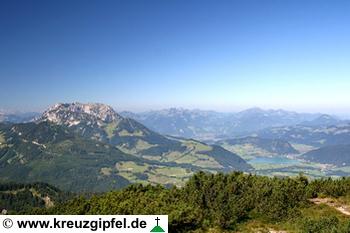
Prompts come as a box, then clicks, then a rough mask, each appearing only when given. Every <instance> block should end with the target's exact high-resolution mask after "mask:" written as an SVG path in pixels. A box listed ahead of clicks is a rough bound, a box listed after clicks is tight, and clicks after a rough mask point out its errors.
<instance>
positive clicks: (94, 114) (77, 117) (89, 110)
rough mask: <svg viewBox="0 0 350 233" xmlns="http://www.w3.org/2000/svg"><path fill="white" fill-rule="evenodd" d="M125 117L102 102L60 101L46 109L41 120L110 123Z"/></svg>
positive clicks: (75, 123)
mask: <svg viewBox="0 0 350 233" xmlns="http://www.w3.org/2000/svg"><path fill="white" fill-rule="evenodd" d="M121 119H123V118H122V117H121V116H120V115H118V114H117V113H116V112H115V111H114V109H113V108H112V107H110V106H108V105H105V104H100V103H87V104H84V103H78V102H76V103H58V104H55V105H54V106H52V107H50V108H49V109H48V110H46V111H45V112H44V113H43V114H42V116H41V117H40V119H39V121H51V122H53V123H57V124H65V125H68V126H72V125H77V124H79V123H80V122H81V121H89V122H91V123H95V122H103V123H110V122H113V121H120V120H121Z"/></svg>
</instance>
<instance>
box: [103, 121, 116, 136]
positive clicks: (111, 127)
mask: <svg viewBox="0 0 350 233" xmlns="http://www.w3.org/2000/svg"><path fill="white" fill-rule="evenodd" d="M116 128H117V123H116V122H112V123H110V124H107V125H106V127H105V131H106V133H107V136H108V138H112V137H113V136H114V131H115V129H116Z"/></svg>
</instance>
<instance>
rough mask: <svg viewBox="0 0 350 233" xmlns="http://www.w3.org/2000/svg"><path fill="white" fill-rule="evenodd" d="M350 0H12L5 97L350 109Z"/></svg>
mask: <svg viewBox="0 0 350 233" xmlns="http://www.w3.org/2000/svg"><path fill="white" fill-rule="evenodd" d="M349 12H350V1H348V0H344V1H340V0H324V1H323V0H314V1H313V0H274V1H272V0H255V1H252V0H240V1H234V0H227V1H224V0H221V1H220V0H213V1H205V0H198V1H193V0H176V1H164V0H158V1H156V0H143V1H141V0H140V1H137V0H132V1H130V0H125V1H116V0H113V1H106V0H104V1H92V0H84V1H77V0H74V1H71V0H69V1H68V0H67V1H63V0H61V1H54V0H42V1H31V0H22V1H16V0H3V1H0V108H11V109H20V110H24V111H27V110H42V109H43V108H45V107H47V106H48V105H51V104H53V103H55V102H72V101H80V102H103V103H107V104H110V105H112V106H114V107H115V108H116V109H120V110H125V109H128V110H136V111H139V110H146V109H158V108H163V107H179V106H181V107H186V108H203V109H214V110H221V111H222V110H223V111H234V110H237V109H242V108H247V107H253V106H259V107H263V108H285V109H290V110H298V111H309V112H311V111H322V112H333V113H344V114H345V113H350V14H349Z"/></svg>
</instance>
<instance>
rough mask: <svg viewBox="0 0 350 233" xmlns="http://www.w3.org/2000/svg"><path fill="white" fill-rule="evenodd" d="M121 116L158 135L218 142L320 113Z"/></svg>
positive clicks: (163, 112) (180, 112)
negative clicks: (140, 124)
mask: <svg viewBox="0 0 350 233" xmlns="http://www.w3.org/2000/svg"><path fill="white" fill-rule="evenodd" d="M121 115H123V116H126V117H129V118H132V119H135V120H137V121H139V122H141V123H142V124H144V125H145V126H147V127H149V128H150V129H152V130H154V131H156V132H160V133H162V134H168V135H174V136H180V137H187V138H196V139H198V140H218V139H228V138H232V137H237V136H242V135H246V134H248V133H251V132H255V131H258V130H261V129H264V128H269V127H278V126H289V125H296V124H300V123H302V122H309V121H312V120H315V119H317V118H318V117H320V116H321V115H322V114H310V113H296V112H291V111H285V110H281V109H278V110H263V109H260V108H251V109H247V110H244V111H241V112H237V113H219V112H214V111H202V110H187V109H181V108H180V109H177V108H170V109H164V110H159V111H149V112H143V113H131V112H122V113H121ZM332 118H333V117H332Z"/></svg>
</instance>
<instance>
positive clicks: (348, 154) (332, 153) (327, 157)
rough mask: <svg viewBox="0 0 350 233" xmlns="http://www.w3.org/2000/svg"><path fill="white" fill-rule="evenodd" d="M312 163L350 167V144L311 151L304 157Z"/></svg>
mask: <svg viewBox="0 0 350 233" xmlns="http://www.w3.org/2000/svg"><path fill="white" fill-rule="evenodd" d="M302 157H303V158H304V159H306V160H308V161H312V162H318V163H326V164H333V165H336V166H339V167H344V166H350V144H344V145H331V146H325V147H322V148H319V149H316V150H312V151H309V152H307V153H305V154H303V156H302Z"/></svg>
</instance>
